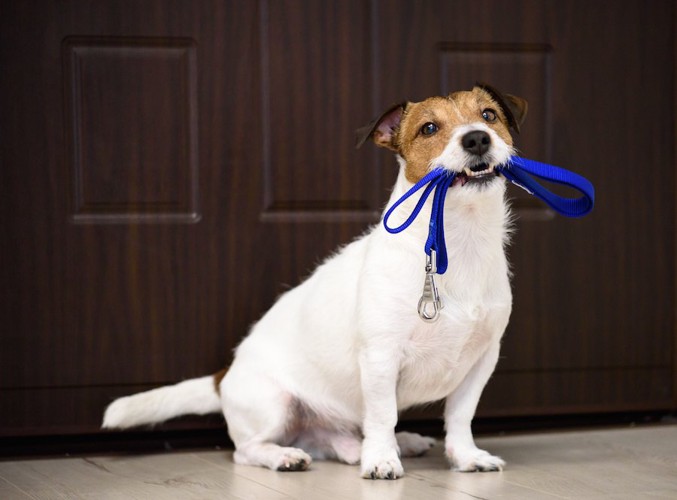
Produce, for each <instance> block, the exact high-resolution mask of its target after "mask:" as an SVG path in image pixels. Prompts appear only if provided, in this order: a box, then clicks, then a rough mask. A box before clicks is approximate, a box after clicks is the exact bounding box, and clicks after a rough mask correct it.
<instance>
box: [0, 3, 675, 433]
mask: <svg viewBox="0 0 677 500" xmlns="http://www.w3.org/2000/svg"><path fill="white" fill-rule="evenodd" d="M674 15H675V12H674V6H673V3H672V2H668V1H664V2H661V1H656V2H651V3H650V4H646V3H645V2H641V1H639V0H627V1H622V2H614V3H613V6H605V5H601V4H600V5H598V4H594V3H593V4H590V3H589V2H582V1H569V2H555V1H548V2H537V1H527V0H515V1H511V2H491V1H488V0H486V1H485V0H478V1H475V2H471V3H468V2H452V1H445V2H442V1H430V2H413V1H404V0H402V1H388V2H379V1H376V0H374V1H371V2H366V1H357V0H350V1H336V2H320V1H314V0H305V1H304V0H287V1H267V0H261V1H259V2H250V1H225V2H221V1H214V0H201V1H188V0H185V1H184V0H174V1H169V0H167V1H160V0H154V1H149V2H120V1H113V0H107V1H97V2H89V1H85V0H81V1H74V2H39V1H35V2H29V1H26V2H23V1H22V2H3V3H2V6H1V10H0V36H1V37H2V38H1V46H0V71H1V72H2V76H0V106H1V107H0V144H1V146H2V151H1V153H0V154H1V157H0V162H1V163H0V185H1V186H2V187H1V188H0V189H2V196H1V197H0V217H1V218H2V238H0V249H1V250H0V251H1V253H0V257H1V261H0V283H1V284H2V290H3V295H2V300H1V301H0V328H2V332H1V334H0V428H1V429H2V434H3V435H21V434H48V433H69V432H94V431H96V430H97V429H98V425H99V421H100V416H101V413H102V410H103V408H104V407H105V405H106V404H107V403H108V402H109V401H110V400H111V399H112V398H114V397H117V396H120V395H123V394H127V393H130V392H134V391H138V390H142V389H145V388H149V387H153V386H156V385H160V384H165V383H171V382H174V381H178V380H181V379H184V378H188V377H193V376H197V375H201V374H205V373H209V372H212V371H216V370H218V369H219V368H220V367H222V366H223V365H224V364H225V363H226V362H227V361H228V359H229V356H230V352H231V350H232V349H233V348H234V347H235V346H236V345H237V343H238V342H239V340H240V339H241V338H242V336H243V335H245V334H246V332H247V330H248V327H249V325H250V324H251V323H252V322H253V321H255V320H256V318H257V317H259V316H260V314H261V313H262V312H263V311H265V310H266V309H267V308H268V307H269V306H270V304H271V303H272V302H273V301H274V299H275V297H276V296H277V295H278V294H279V293H280V292H282V291H283V290H284V289H286V287H288V286H292V285H294V284H295V283H298V281H299V280H300V279H302V277H303V276H305V275H307V273H308V272H309V271H310V270H311V269H312V267H313V266H314V265H315V263H316V262H317V261H318V259H320V258H321V257H323V256H325V255H327V254H328V253H329V252H330V251H331V250H332V249H333V248H335V247H336V246H337V245H338V244H340V243H345V242H347V241H349V240H350V239H351V238H352V237H354V236H356V235H358V234H359V233H361V232H362V231H363V230H364V229H365V228H366V227H367V226H368V225H369V224H372V223H375V222H376V221H377V220H378V213H379V211H380V208H381V207H382V206H383V204H384V202H385V200H386V199H387V196H388V189H389V187H390V186H391V185H392V183H393V181H394V178H395V172H396V166H395V161H394V160H393V158H392V157H391V156H390V155H388V154H387V153H386V152H383V151H377V150H376V149H375V148H369V147H368V148H363V149H361V150H358V151H356V150H355V149H354V148H353V130H354V129H355V128H356V127H358V126H360V125H362V124H363V123H365V122H367V121H369V120H370V119H371V118H372V117H373V116H374V115H375V114H376V113H378V112H379V111H380V110H381V109H382V108H383V107H385V106H387V105H389V104H390V103H392V102H395V101H398V100H401V99H402V98H409V99H412V100H416V99H421V98H424V97H426V96H428V95H431V94H439V93H444V92H448V91H450V90H456V89H458V88H467V87H469V86H470V85H472V83H473V82H474V81H475V80H487V81H490V82H492V83H494V84H495V85H496V86H498V87H499V88H504V89H505V90H508V91H510V92H512V93H515V94H518V95H522V96H524V97H526V98H527V99H528V100H529V101H530V103H531V110H530V114H529V117H528V120H527V123H526V124H525V127H524V130H523V133H522V136H521V137H520V139H519V146H520V148H521V149H522V151H523V153H524V155H525V156H526V157H530V158H534V159H539V160H544V161H549V162H553V163H556V164H559V165H562V166H566V167H569V168H572V169H574V170H577V171H579V172H581V173H584V174H585V175H587V176H588V177H590V178H591V179H592V180H593V182H594V183H595V185H596V187H597V190H598V205H597V207H596V209H595V211H594V213H593V214H592V215H591V216H589V217H588V218H586V219H583V220H580V221H571V220H564V219H563V218H561V217H555V216H553V215H552V214H551V213H549V212H548V211H547V210H544V209H543V208H542V206H541V205H539V204H538V203H535V202H534V201H533V200H531V199H529V198H528V197H527V196H525V195H521V194H520V193H518V192H512V194H513V195H514V196H515V198H516V201H515V207H516V211H517V214H518V216H519V220H518V222H517V224H516V235H515V237H514V241H513V244H512V246H511V249H510V259H511V262H512V263H513V268H514V271H515V279H514V291H515V309H514V314H513V318H512V321H511V324H510V327H509V330H508V332H507V335H506V340H505V343H504V349H503V357H502V359H501V362H500V364H499V370H498V372H497V373H496V375H495V376H494V378H493V379H492V381H491V382H490V384H489V386H488V387H487V391H486V394H485V397H484V398H483V401H482V404H481V414H482V415H527V414H548V413H557V412H580V411H617V410H626V409H648V408H650V409H659V408H669V407H674V406H675V385H674V383H675V377H674V368H675V352H674V347H673V345H674V339H675V334H674V313H673V311H674V302H675V296H674V276H675V268H674V255H675V252H674V214H675V211H674V201H673V200H674V195H675V177H674V152H673V146H672V145H673V139H674V119H673V115H674V111H673V110H674V92H673V65H674V43H673V42H674V26H675V21H674ZM191 425H193V424H191Z"/></svg>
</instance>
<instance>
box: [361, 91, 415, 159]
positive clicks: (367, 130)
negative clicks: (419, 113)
mask: <svg viewBox="0 0 677 500" xmlns="http://www.w3.org/2000/svg"><path fill="white" fill-rule="evenodd" d="M406 107H407V103H406V102H402V103H400V104H395V105H394V106H391V107H389V108H388V109H387V110H385V111H384V112H383V113H381V115H379V116H378V117H377V118H375V119H374V120H372V121H371V122H370V123H369V124H368V125H365V126H364V127H360V128H358V129H357V130H356V131H355V135H356V139H357V141H356V143H355V147H356V148H359V147H360V146H362V144H364V143H365V142H367V139H369V138H373V139H374V142H375V143H376V145H377V146H380V147H382V148H388V149H391V150H393V151H395V152H397V150H398V148H397V145H396V144H395V136H396V135H397V130H398V129H399V127H400V121H401V120H402V115H403V114H404V109H405V108H406Z"/></svg>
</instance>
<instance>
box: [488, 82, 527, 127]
mask: <svg viewBox="0 0 677 500" xmlns="http://www.w3.org/2000/svg"><path fill="white" fill-rule="evenodd" d="M476 86H477V87H479V88H481V89H482V90H484V91H485V92H487V93H488V94H489V95H490V96H491V97H492V98H493V99H494V101H496V102H497V103H498V105H499V106H500V107H501V109H502V110H503V114H504V115H505V117H506V118H507V119H508V124H509V125H510V128H512V129H513V130H514V131H515V132H517V133H518V134H519V132H520V125H522V123H524V119H525V118H526V116H527V110H528V109H529V104H528V103H527V101H526V99H522V98H521V97H517V96H514V95H511V94H503V93H502V92H500V91H499V90H497V89H496V88H494V87H492V86H491V85H489V84H488V83H481V82H477V84H476Z"/></svg>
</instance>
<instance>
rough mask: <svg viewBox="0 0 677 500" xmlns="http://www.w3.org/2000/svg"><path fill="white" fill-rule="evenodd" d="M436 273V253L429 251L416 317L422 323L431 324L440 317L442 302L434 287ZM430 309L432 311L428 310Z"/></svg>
mask: <svg viewBox="0 0 677 500" xmlns="http://www.w3.org/2000/svg"><path fill="white" fill-rule="evenodd" d="M436 273H437V252H435V250H431V251H430V255H429V256H426V263H425V283H424V284H423V294H422V295H421V298H420V300H419V301H418V315H419V316H420V317H421V319H422V320H423V321H426V322H428V323H433V322H435V321H437V320H438V319H439V317H440V310H441V309H442V307H444V306H443V305H442V301H441V300H440V294H439V292H438V291H437V285H435V274H436ZM431 307H432V311H429V308H431Z"/></svg>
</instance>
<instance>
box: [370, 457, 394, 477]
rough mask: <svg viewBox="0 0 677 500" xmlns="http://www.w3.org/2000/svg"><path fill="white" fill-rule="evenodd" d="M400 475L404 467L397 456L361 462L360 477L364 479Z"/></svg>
mask: <svg viewBox="0 0 677 500" xmlns="http://www.w3.org/2000/svg"><path fill="white" fill-rule="evenodd" d="M402 476H404V469H403V468H402V463H401V462H400V459H399V458H397V457H395V458H391V459H389V460H388V459H386V460H380V461H377V462H374V463H363V464H362V477H363V478H365V479H397V478H400V477H402Z"/></svg>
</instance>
